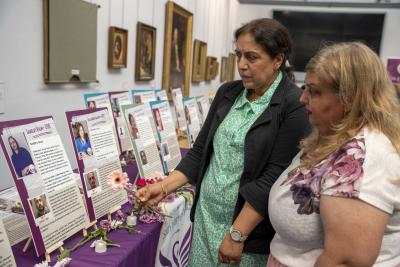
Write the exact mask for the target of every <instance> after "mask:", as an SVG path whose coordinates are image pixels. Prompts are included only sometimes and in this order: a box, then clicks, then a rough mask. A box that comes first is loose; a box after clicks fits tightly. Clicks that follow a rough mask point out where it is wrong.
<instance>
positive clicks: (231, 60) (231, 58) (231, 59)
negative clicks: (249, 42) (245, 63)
mask: <svg viewBox="0 0 400 267" xmlns="http://www.w3.org/2000/svg"><path fill="white" fill-rule="evenodd" d="M235 73H236V55H235V54H233V53H229V55H228V73H227V77H226V80H227V81H228V82H229V81H233V80H234V79H235Z"/></svg>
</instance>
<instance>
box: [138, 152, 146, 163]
mask: <svg viewBox="0 0 400 267" xmlns="http://www.w3.org/2000/svg"><path fill="white" fill-rule="evenodd" d="M139 155H140V160H141V161H142V164H143V165H146V164H147V163H148V161H147V156H146V153H145V152H144V150H140V151H139Z"/></svg>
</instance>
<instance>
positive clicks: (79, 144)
mask: <svg viewBox="0 0 400 267" xmlns="http://www.w3.org/2000/svg"><path fill="white" fill-rule="evenodd" d="M83 125H85V126H86V122H77V123H75V124H74V125H73V128H74V129H75V145H76V149H77V151H78V155H79V159H80V160H81V159H83V158H85V157H88V156H92V155H93V151H92V146H91V144H90V139H89V135H88V134H87V132H86V131H85V127H84V126H83ZM86 128H87V126H86Z"/></svg>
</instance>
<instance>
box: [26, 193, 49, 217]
mask: <svg viewBox="0 0 400 267" xmlns="http://www.w3.org/2000/svg"><path fill="white" fill-rule="evenodd" d="M29 204H30V206H31V209H32V213H33V217H34V218H35V219H39V218H41V217H43V216H45V215H46V214H48V213H49V212H50V207H49V204H48V202H47V196H46V194H41V195H39V196H36V197H34V198H32V199H30V200H29Z"/></svg>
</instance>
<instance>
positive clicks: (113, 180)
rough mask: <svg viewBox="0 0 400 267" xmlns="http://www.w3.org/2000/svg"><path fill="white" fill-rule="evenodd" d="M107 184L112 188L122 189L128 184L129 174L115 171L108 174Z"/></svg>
mask: <svg viewBox="0 0 400 267" xmlns="http://www.w3.org/2000/svg"><path fill="white" fill-rule="evenodd" d="M107 184H108V185H109V186H111V187H112V189H114V190H117V189H122V188H124V187H125V186H126V185H127V184H128V175H127V174H126V172H121V171H113V172H111V173H110V174H109V175H108V176H107Z"/></svg>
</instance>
